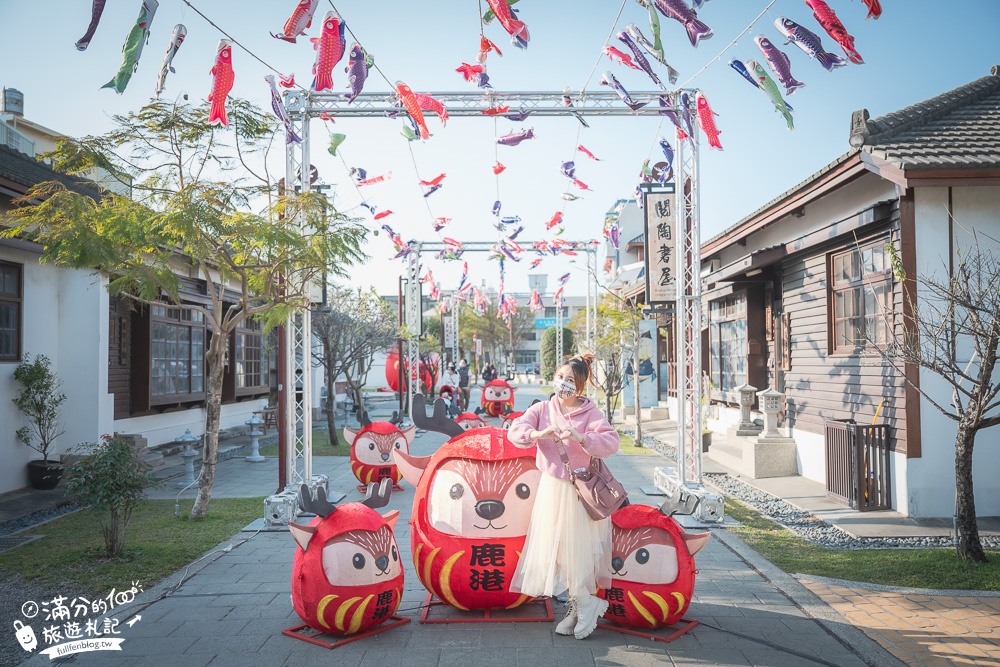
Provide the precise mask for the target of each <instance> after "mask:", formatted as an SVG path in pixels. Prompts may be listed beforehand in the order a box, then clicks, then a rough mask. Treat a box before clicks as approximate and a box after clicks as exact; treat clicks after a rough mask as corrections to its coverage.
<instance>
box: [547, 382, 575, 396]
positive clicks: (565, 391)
mask: <svg viewBox="0 0 1000 667" xmlns="http://www.w3.org/2000/svg"><path fill="white" fill-rule="evenodd" d="M552 389H553V391H555V392H556V396H558V397H559V398H569V397H570V396H573V395H574V394H576V385H575V384H573V383H572V382H568V381H566V380H561V379H560V380H556V381H554V382H553V383H552Z"/></svg>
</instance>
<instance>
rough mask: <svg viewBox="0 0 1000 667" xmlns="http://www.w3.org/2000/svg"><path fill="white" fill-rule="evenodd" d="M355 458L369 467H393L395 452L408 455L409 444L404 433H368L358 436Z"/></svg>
mask: <svg viewBox="0 0 1000 667" xmlns="http://www.w3.org/2000/svg"><path fill="white" fill-rule="evenodd" d="M354 451H355V456H357V459H358V461H360V462H361V463H364V464H367V465H373V466H384V465H392V453H393V452H394V451H397V452H403V453H404V454H408V453H409V452H410V447H409V444H408V443H407V442H406V438H405V437H403V434H402V432H400V431H397V432H396V433H375V432H374V431H368V432H366V433H360V434H358V437H357V438H356V439H355V441H354Z"/></svg>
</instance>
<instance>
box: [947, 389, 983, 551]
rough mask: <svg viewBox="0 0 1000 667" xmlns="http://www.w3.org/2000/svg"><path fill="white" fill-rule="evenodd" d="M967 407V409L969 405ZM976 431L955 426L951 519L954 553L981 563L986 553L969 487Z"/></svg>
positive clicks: (973, 496) (973, 493)
mask: <svg viewBox="0 0 1000 667" xmlns="http://www.w3.org/2000/svg"><path fill="white" fill-rule="evenodd" d="M970 408H971V406H970ZM975 442H976V429H975V428H973V427H971V426H969V425H968V424H965V423H964V422H963V421H960V422H959V423H958V433H957V435H956V436H955V520H956V522H957V527H958V544H957V545H956V552H957V554H958V555H959V556H960V557H962V558H964V559H965V560H967V561H971V562H974V563H985V562H986V554H985V553H984V552H983V544H982V542H981V541H980V539H979V525H978V524H977V523H976V495H975V492H974V491H973V488H972V449H973V445H974V444H975Z"/></svg>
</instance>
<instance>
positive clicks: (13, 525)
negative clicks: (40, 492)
mask: <svg viewBox="0 0 1000 667" xmlns="http://www.w3.org/2000/svg"><path fill="white" fill-rule="evenodd" d="M80 507H81V506H80V505H77V504H76V503H64V504H62V505H56V506H55V507H49V508H48V509H44V510H39V511H37V512H32V513H31V514H25V515H24V516H22V517H18V518H17V519H13V520H11V521H8V522H6V523H4V524H0V535H10V534H11V533H16V532H18V531H20V530H24V529H25V528H31V527H32V526H37V525H38V524H40V523H45V522H46V521H50V520H52V519H55V518H56V517H60V516H62V515H63V514H69V513H70V512H75V511H76V510H78V509H80Z"/></svg>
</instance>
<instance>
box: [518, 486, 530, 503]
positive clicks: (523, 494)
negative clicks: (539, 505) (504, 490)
mask: <svg viewBox="0 0 1000 667" xmlns="http://www.w3.org/2000/svg"><path fill="white" fill-rule="evenodd" d="M515 493H517V497H518V498H520V499H521V500H526V499H527V498H528V496H530V495H531V488H530V487H529V486H528V485H527V484H518V485H517V489H515Z"/></svg>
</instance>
